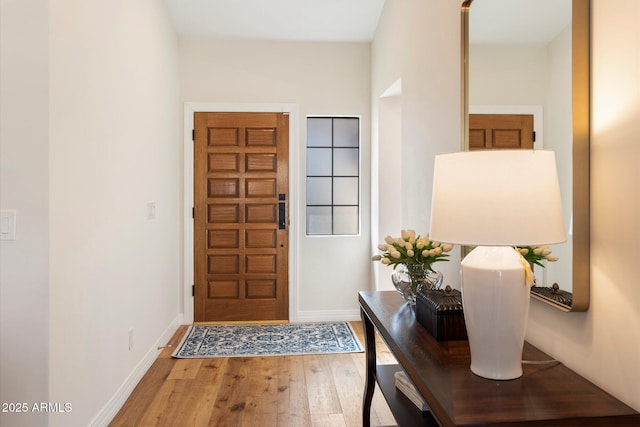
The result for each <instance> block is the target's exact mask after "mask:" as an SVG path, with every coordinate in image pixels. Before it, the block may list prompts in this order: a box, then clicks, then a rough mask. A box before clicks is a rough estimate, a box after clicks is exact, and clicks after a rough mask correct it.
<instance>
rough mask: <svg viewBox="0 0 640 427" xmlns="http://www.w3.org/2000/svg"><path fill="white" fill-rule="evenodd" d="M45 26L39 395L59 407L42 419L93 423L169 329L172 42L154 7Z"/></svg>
mask: <svg viewBox="0 0 640 427" xmlns="http://www.w3.org/2000/svg"><path fill="white" fill-rule="evenodd" d="M49 22H50V45H49V46H50V75H49V77H50V80H49V81H50V87H49V88H50V120H51V121H50V145H49V152H50V154H49V168H50V169H49V199H50V204H49V207H50V217H49V224H50V299H51V304H50V311H51V313H50V329H49V334H50V350H49V355H50V367H49V375H50V390H49V399H50V400H51V401H53V402H69V403H71V404H72V408H73V410H72V411H71V412H69V413H64V414H52V415H51V416H50V420H49V422H50V425H52V426H65V427H67V426H85V425H88V424H90V423H92V420H93V422H95V423H96V424H98V425H99V424H103V423H104V422H106V421H108V418H109V415H113V414H111V413H110V411H113V410H114V409H117V401H118V400H119V399H123V398H124V397H126V396H123V395H122V393H124V392H126V391H127V390H128V391H131V390H130V387H131V386H132V385H133V384H135V378H134V377H136V376H137V375H140V374H141V373H140V371H141V370H142V372H144V369H143V368H144V365H145V364H146V363H149V361H153V358H154V357H155V356H156V355H157V348H156V347H157V345H158V343H159V342H160V341H161V340H163V339H164V337H166V336H167V335H169V334H171V333H172V332H173V329H175V327H177V324H178V323H179V311H180V307H179V304H178V301H179V290H180V271H179V260H180V253H179V234H178V231H179V219H178V212H179V207H180V202H179V199H178V194H179V193H178V186H179V182H180V173H179V164H180V163H179V153H180V149H181V140H180V129H179V120H180V115H181V111H180V104H179V101H178V96H179V90H178V75H177V38H176V36H175V34H174V31H173V27H172V25H171V22H170V20H169V17H168V15H167V13H166V10H165V8H164V3H162V2H160V1H157V0H143V1H135V2H131V1H128V0H116V1H109V2H97V1H91V2H76V1H72V0H57V1H55V2H52V4H51V10H50V21H49ZM22 25H25V26H27V27H32V24H31V23H30V22H29V21H28V20H26V21H23V22H22ZM148 202H155V204H156V215H157V216H156V219H153V220H149V219H147V203H148ZM130 328H131V329H133V338H134V339H133V348H132V349H129V330H130ZM172 328H173V329H172ZM161 344H164V342H162V343H161ZM132 381H133V384H132ZM114 401H116V402H115V403H114Z"/></svg>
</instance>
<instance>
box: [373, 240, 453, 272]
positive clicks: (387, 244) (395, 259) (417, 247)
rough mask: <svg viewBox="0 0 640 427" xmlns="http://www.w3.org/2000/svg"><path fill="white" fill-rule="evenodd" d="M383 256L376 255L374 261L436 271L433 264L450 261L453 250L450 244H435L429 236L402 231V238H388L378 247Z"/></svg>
mask: <svg viewBox="0 0 640 427" xmlns="http://www.w3.org/2000/svg"><path fill="white" fill-rule="evenodd" d="M378 249H379V250H381V251H382V254H380V255H375V256H374V257H373V258H372V260H373V261H380V263H382V264H384V265H391V266H394V267H395V266H396V265H398V264H405V265H423V266H424V267H425V268H427V269H428V270H430V271H434V270H433V268H432V267H431V264H433V263H434V262H438V261H449V260H448V259H447V258H448V257H449V254H447V252H449V251H451V249H453V245H451V244H448V243H440V242H433V241H431V240H429V235H428V234H427V235H425V236H420V235H416V232H415V230H402V231H401V236H400V237H392V236H387V237H385V239H384V243H380V244H379V245H378Z"/></svg>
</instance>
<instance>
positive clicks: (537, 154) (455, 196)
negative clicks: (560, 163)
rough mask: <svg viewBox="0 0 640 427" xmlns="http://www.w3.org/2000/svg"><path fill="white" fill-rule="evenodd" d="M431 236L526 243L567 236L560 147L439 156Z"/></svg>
mask: <svg viewBox="0 0 640 427" xmlns="http://www.w3.org/2000/svg"><path fill="white" fill-rule="evenodd" d="M432 197H433V198H432V202H431V226H430V238H431V239H432V240H435V241H439V242H446V243H453V244H461V245H484V246H525V245H544V244H553V243H560V242H563V241H565V240H566V232H565V227H564V222H563V219H562V218H563V217H562V204H561V200H560V187H559V184H558V175H557V172H556V160H555V153H554V152H552V151H545V150H488V151H468V152H460V153H452V154H443V155H438V156H436V160H435V166H434V176H433V194H432Z"/></svg>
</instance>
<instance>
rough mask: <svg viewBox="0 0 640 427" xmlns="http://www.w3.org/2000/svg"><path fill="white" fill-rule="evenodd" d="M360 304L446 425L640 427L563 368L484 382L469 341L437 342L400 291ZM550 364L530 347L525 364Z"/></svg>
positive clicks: (527, 368)
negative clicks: (475, 370) (472, 363)
mask: <svg viewBox="0 0 640 427" xmlns="http://www.w3.org/2000/svg"><path fill="white" fill-rule="evenodd" d="M359 301H360V306H361V309H362V311H363V314H364V315H366V316H367V317H368V319H366V320H370V321H371V323H372V324H373V325H374V327H375V329H376V330H377V331H378V332H379V334H380V335H381V336H382V338H383V339H384V341H385V343H386V344H387V346H388V347H389V349H390V350H391V351H392V352H393V354H394V356H395V357H396V359H397V360H398V362H399V363H400V365H401V366H402V368H403V369H404V370H405V372H406V373H407V375H408V376H409V378H411V380H412V381H413V383H414V384H415V386H416V388H417V389H418V391H419V392H420V394H421V395H422V396H423V397H424V399H425V401H426V402H427V404H428V405H429V407H430V408H431V411H432V413H433V415H434V416H435V417H436V418H437V419H438V421H439V422H440V424H441V425H444V426H468V425H478V424H482V425H497V424H501V425H504V424H502V423H507V424H511V425H513V424H518V423H527V422H533V423H534V424H535V422H536V421H538V422H544V424H545V425H577V424H578V425H604V424H602V423H603V422H606V425H640V414H638V413H637V412H636V411H634V410H633V409H632V408H630V407H629V406H627V405H625V404H623V403H622V402H620V401H618V400H617V399H616V398H614V397H613V396H611V395H610V394H608V393H606V392H605V391H604V390H602V389H600V388H599V387H597V386H595V385H594V384H592V383H591V382H589V381H587V380H586V379H585V378H583V377H581V376H580V375H578V374H576V373H575V372H573V371H572V370H570V369H569V368H567V367H566V366H564V365H562V364H560V363H550V364H541V365H536V364H524V365H523V371H524V373H523V375H522V377H520V378H518V379H515V380H509V381H496V380H489V379H485V378H481V377H478V376H476V375H475V374H473V373H472V372H471V370H470V369H469V366H470V361H471V356H470V352H469V343H468V341H466V340H465V341H440V342H439V341H437V340H435V339H434V338H433V337H432V336H431V335H430V334H429V333H428V331H427V330H426V329H424V328H423V327H422V325H420V324H419V323H418V322H417V320H416V319H415V315H414V313H413V311H412V309H411V308H410V307H409V306H408V305H407V304H404V302H403V300H402V298H401V297H400V296H399V295H398V294H397V292H395V291H363V292H360V295H359ZM549 359H551V357H549V356H548V355H547V354H545V353H543V352H542V351H540V350H539V349H537V348H536V347H534V346H533V345H531V344H529V343H525V347H524V351H523V360H532V361H544V360H549ZM572 423H573V424H572ZM576 423H577V424H576Z"/></svg>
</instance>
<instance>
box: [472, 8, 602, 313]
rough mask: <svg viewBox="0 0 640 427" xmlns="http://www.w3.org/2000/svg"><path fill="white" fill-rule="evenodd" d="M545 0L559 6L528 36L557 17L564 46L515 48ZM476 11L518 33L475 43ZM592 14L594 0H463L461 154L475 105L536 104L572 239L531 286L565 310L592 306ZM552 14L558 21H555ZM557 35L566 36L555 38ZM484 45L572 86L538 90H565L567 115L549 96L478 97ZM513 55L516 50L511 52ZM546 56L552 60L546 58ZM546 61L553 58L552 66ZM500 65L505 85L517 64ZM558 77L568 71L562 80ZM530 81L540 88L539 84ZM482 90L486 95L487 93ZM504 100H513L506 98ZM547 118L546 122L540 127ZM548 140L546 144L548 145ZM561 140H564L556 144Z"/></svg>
mask: <svg viewBox="0 0 640 427" xmlns="http://www.w3.org/2000/svg"><path fill="white" fill-rule="evenodd" d="M529 2H531V6H530V7H531V9H529V11H528V12H526V11H527V8H528V7H529V5H528V3H529ZM563 2H564V3H563ZM543 3H547V4H548V6H549V7H551V8H557V9H555V10H554V9H550V10H547V11H545V12H541V14H542V21H540V22H538V23H532V24H531V27H530V28H531V29H530V30H528V31H524V32H523V33H524V34H527V35H528V36H532V35H534V33H538V32H539V33H541V32H542V31H543V28H545V27H547V26H549V24H550V22H551V21H553V20H557V21H558V24H557V25H558V26H559V27H558V28H561V30H560V32H558V30H556V32H557V34H560V33H562V34H563V35H562V36H559V35H556V36H554V39H553V40H554V41H553V43H555V44H557V45H560V46H561V47H554V46H552V47H549V46H550V45H551V42H550V41H549V40H550V39H547V41H546V42H544V43H547V44H546V45H544V46H542V45H540V46H538V47H532V46H533V43H534V42H532V41H531V40H532V38H528V40H527V43H529V44H527V45H526V46H525V45H522V46H520V47H518V45H515V41H516V40H517V39H518V37H516V35H515V34H514V33H515V29H521V28H520V27H525V20H528V19H529V17H530V16H531V15H534V13H531V11H533V10H536V11H540V10H541V9H542V8H543ZM481 7H482V8H483V9H484V11H483V12H480V10H483V9H480V8H481ZM491 7H494V9H490V8H491ZM510 8H513V9H510ZM560 8H564V10H565V11H566V18H565V19H566V21H567V22H566V24H563V23H562V22H561V19H562V18H561V16H562V15H563V13H562V11H561V10H560ZM476 11H478V12H477V14H478V16H480V17H481V16H482V13H484V14H485V15H484V16H485V17H488V19H486V20H487V21H490V22H491V29H492V30H495V29H497V28H499V27H500V26H501V25H500V23H501V20H504V21H505V22H508V25H505V27H507V28H509V31H512V32H513V33H511V34H509V35H508V38H509V41H508V42H505V43H504V45H503V46H502V48H501V49H505V50H503V51H502V52H501V51H500V50H499V49H496V48H495V46H494V47H489V46H488V43H491V42H487V41H484V42H481V41H478V42H477V43H476V44H474V40H477V39H476V36H477V34H474V30H475V31H476V33H481V32H482V31H480V29H481V28H482V27H480V25H481V24H480V22H481V21H482V19H479V21H473V19H474V13H475V12H476ZM516 11H517V12H518V13H521V12H524V13H523V16H522V17H519V18H518V17H516V16H514V15H515V14H516V13H515V12H516ZM590 12H591V1H590V0H544V1H543V0H464V1H463V2H462V5H461V83H462V87H461V110H462V111H461V117H462V119H461V122H462V123H461V127H462V129H461V135H462V141H461V149H462V150H463V151H464V150H469V149H470V130H469V123H470V110H471V112H472V113H473V112H474V110H477V111H481V112H486V111H494V110H495V111H501V109H502V110H504V109H505V108H506V110H507V114H509V111H516V112H518V111H520V110H524V111H526V110H528V109H531V110H533V112H532V113H531V115H532V116H535V120H537V121H538V127H537V128H536V127H534V129H542V130H541V131H540V132H538V131H536V132H535V133H534V135H536V137H535V140H536V141H538V142H537V143H536V145H534V148H542V147H544V148H545V149H553V150H554V151H556V154H557V157H558V166H559V167H558V169H559V173H560V175H561V176H562V169H564V175H565V178H564V179H565V181H566V182H565V188H566V191H565V192H564V194H563V199H565V200H564V201H563V205H564V210H565V216H566V219H565V221H566V225H567V230H568V231H569V236H568V237H569V240H568V243H566V244H564V245H565V247H560V248H558V251H559V253H560V254H561V255H560V260H558V262H556V263H553V264H554V265H553V267H552V268H547V269H544V270H542V269H539V267H537V268H538V269H539V270H538V271H536V280H537V282H538V283H536V286H535V287H534V288H532V293H531V295H532V297H534V298H535V299H538V300H540V301H544V302H546V303H548V304H550V305H552V306H554V307H557V308H559V309H561V310H563V311H586V310H588V308H589V298H590V289H589V288H590V248H589V242H590V231H589V222H590V208H589V206H590V204H589V179H590V160H589V134H590V14H591V13H590ZM552 17H553V19H551V18H552ZM527 24H528V23H527ZM563 25H564V27H563ZM487 28H488V27H487ZM550 31H552V30H550ZM561 37H562V38H561ZM558 39H559V40H560V41H555V40H558ZM482 43H485V45H482ZM494 43H495V42H494ZM562 43H564V47H562V46H563V45H562ZM506 45H508V50H506V49H507V48H505V47H504V46H506ZM483 49H484V51H487V50H489V51H490V52H492V54H493V55H494V56H492V57H491V58H492V60H493V61H495V60H496V58H500V56H499V55H503V56H502V58H505V57H508V58H510V59H512V58H516V57H517V56H518V55H520V54H522V55H523V57H526V58H528V59H527V60H528V61H529V62H528V63H527V66H526V68H525V67H524V66H521V67H520V68H518V66H517V65H516V66H513V69H514V72H515V70H520V74H517V78H520V79H523V78H524V77H523V76H524V75H525V74H527V73H530V74H529V75H530V76H534V77H533V78H534V79H535V75H534V74H531V73H533V72H534V71H532V70H535V69H538V67H541V68H539V70H543V71H542V72H544V73H547V75H548V76H549V77H548V81H545V82H544V83H540V84H547V85H549V86H552V85H553V84H554V83H553V82H554V81H555V80H557V81H561V80H562V81H565V86H566V87H560V88H558V87H557V86H556V87H545V88H544V90H538V91H537V92H536V93H538V94H539V93H542V92H545V93H547V96H556V98H559V97H560V95H558V94H563V93H564V94H566V96H565V97H564V98H566V99H556V100H554V101H553V102H555V103H558V102H560V103H564V104H565V110H566V115H563V114H558V111H560V112H562V111H561V110H559V109H560V108H561V107H556V104H552V103H551V102H552V101H549V100H548V99H546V98H545V99H544V100H541V99H540V98H537V99H536V100H534V101H531V102H530V101H528V100H526V98H524V95H522V97H521V98H520V99H516V100H515V101H512V100H511V99H510V98H509V97H503V98H501V102H492V101H490V102H487V99H491V97H488V96H486V95H485V97H484V98H482V96H479V95H477V94H476V92H479V90H475V89H478V88H479V86H482V88H483V89H487V88H486V87H485V84H486V82H487V81H488V80H490V79H487V78H485V79H484V80H483V79H482V78H478V74H480V73H479V72H478V71H477V68H476V67H474V66H473V65H472V66H470V65H471V64H473V61H474V59H476V60H477V61H478V63H481V64H486V63H488V60H487V59H481V57H480V56H479V55H480V53H479V52H482V51H483ZM536 49H537V50H536ZM507 52H510V53H509V54H507ZM529 52H533V54H529ZM540 52H541V53H540ZM550 52H551V53H550ZM555 52H563V54H564V55H565V57H560V59H557V58H553V57H552V56H553V55H557V53H555ZM507 55H511V56H507ZM547 55H548V56H549V57H552V58H551V59H546V58H547ZM533 58H545V59H544V61H545V64H540V63H539V62H535V61H536V59H533ZM483 61H484V62H483ZM546 61H549V62H548V63H547V62H546ZM470 62H471V64H470ZM497 62H498V63H499V64H501V68H499V72H496V73H495V75H493V78H494V80H498V81H500V84H506V83H505V82H506V81H508V80H509V81H510V80H513V79H512V78H511V77H509V78H505V76H504V75H501V76H498V73H502V72H503V71H504V70H505V69H508V68H510V67H511V66H512V65H513V64H508V65H507V66H505V62H504V61H503V62H500V60H499V59H498V61H497ZM474 65H475V64H474ZM490 70H492V68H491V67H490V66H485V67H484V68H482V73H484V74H485V77H486V75H487V74H492V73H491V71H490ZM494 70H498V68H494ZM474 72H475V73H476V74H475V75H474V74H473V73H474ZM556 75H563V76H565V75H566V76H565V77H560V76H558V77H556ZM541 80H544V79H541ZM472 82H473V83H472ZM472 84H476V85H477V86H476V87H475V88H473V89H474V90H470V85H472ZM527 84H528V82H527ZM527 84H526V85H527ZM526 85H524V86H526ZM529 86H532V87H534V88H535V85H533V84H531V85H529ZM490 90H492V91H493V92H492V93H496V92H497V91H498V89H495V88H490ZM502 90H503V92H508V93H509V94H510V95H513V94H514V93H515V91H516V89H514V88H513V87H511V88H508V89H505V88H502ZM484 92H485V93H487V90H485V91H484ZM478 98H480V100H479V99H478ZM496 98H497V97H496ZM514 98H515V97H514ZM504 99H507V102H506V103H505V101H504ZM507 104H508V105H507ZM507 107H508V108H507ZM501 112H502V111H501ZM569 116H570V118H569ZM563 117H566V119H562V118H563ZM554 120H555V123H554ZM543 122H544V127H543V126H542V123H543ZM561 126H564V127H565V128H566V130H565V131H564V133H563V131H558V130H557V129H556V130H555V132H556V133H552V132H554V129H555V128H557V127H561ZM538 134H539V135H538ZM563 136H565V137H563ZM472 141H473V138H472ZM547 141H548V143H547ZM565 141H566V142H565ZM543 142H544V143H545V144H544V145H543ZM561 142H562V143H563V144H565V145H564V146H561V145H558V144H560V143H561ZM554 144H556V145H554ZM569 144H570V145H569ZM562 152H565V154H564V155H563V154H562ZM562 179H563V178H562V177H561V180H562ZM541 209H544V207H541ZM552 249H553V250H554V253H555V252H556V249H555V247H552ZM556 274H557V276H556ZM539 275H540V276H542V280H539V279H538V276H539Z"/></svg>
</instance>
